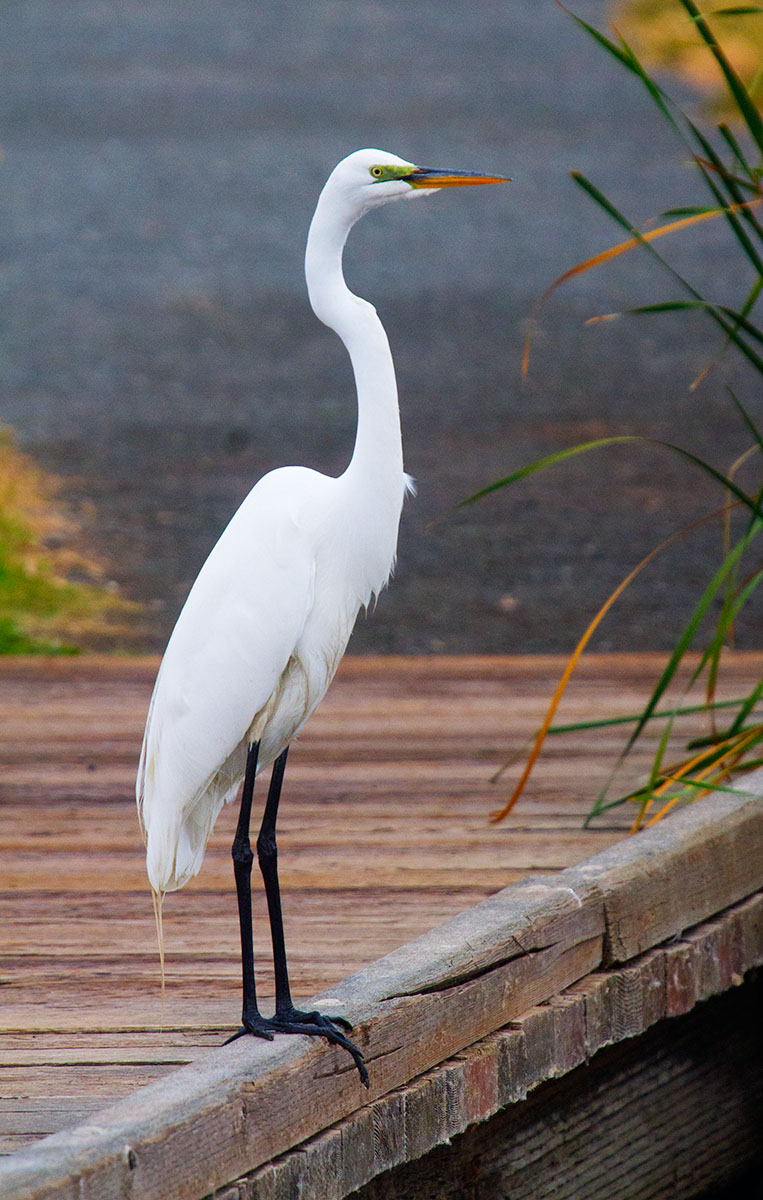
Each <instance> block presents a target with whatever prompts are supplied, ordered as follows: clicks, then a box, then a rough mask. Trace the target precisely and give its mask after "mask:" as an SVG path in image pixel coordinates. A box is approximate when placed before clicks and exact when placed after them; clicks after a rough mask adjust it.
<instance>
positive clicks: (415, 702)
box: [0, 655, 763, 1150]
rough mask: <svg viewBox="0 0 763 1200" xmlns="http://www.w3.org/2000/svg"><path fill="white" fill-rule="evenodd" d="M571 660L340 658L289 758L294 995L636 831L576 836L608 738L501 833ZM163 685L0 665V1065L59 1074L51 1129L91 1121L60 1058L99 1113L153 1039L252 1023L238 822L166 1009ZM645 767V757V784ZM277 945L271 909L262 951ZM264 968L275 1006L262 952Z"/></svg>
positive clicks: (172, 951) (184, 919)
mask: <svg viewBox="0 0 763 1200" xmlns="http://www.w3.org/2000/svg"><path fill="white" fill-rule="evenodd" d="M761 664H763V658H761V656H759V655H758V656H754V655H738V656H732V657H731V658H730V660H729V662H728V669H729V675H728V681H727V683H726V684H725V685H724V686H725V687H726V691H725V692H723V694H724V695H726V694H729V693H730V692H734V691H736V690H738V689H740V688H741V687H743V686H747V684H748V683H750V682H751V681H752V680H753V679H754V678H755V677H756V675H757V674H758V673H759V671H760V667H761ZM562 665H563V663H562V661H561V660H560V659H558V658H556V659H550V658H549V659H522V658H506V659H501V658H499V659H487V660H485V659H447V660H438V659H424V660H412V661H411V660H387V659H385V660H380V661H379V660H345V662H344V663H343V665H342V669H341V673H340V675H339V676H338V678H337V681H336V683H335V685H334V687H333V688H332V690H331V692H330V694H329V696H328V697H327V699H326V701H325V702H324V704H323V705H322V706H321V708H320V710H319V712H318V713H317V714H316V715H315V717H314V718H313V720H312V721H311V723H310V726H309V727H308V729H307V730H306V731H305V734H304V735H303V737H302V738H301V739H300V740H299V743H298V744H297V745H296V746H295V748H294V751H293V755H292V760H291V762H290V771H289V777H288V780H287V792H288V794H287V795H286V796H285V802H284V805H283V813H282V820H281V823H280V838H279V840H280V842H281V851H282V853H281V861H282V864H283V866H284V884H285V886H284V891H285V893H286V896H285V900H286V907H287V912H286V920H287V939H288V944H289V947H290V959H291V962H292V967H293V982H294V987H295V994H297V995H299V996H301V997H309V996H310V995H312V994H314V993H316V992H321V991H325V990H326V989H333V985H334V983H335V982H336V981H337V980H338V979H341V978H342V977H343V976H346V975H347V974H348V973H351V972H357V971H358V970H359V969H361V968H362V967H363V966H364V965H365V964H367V963H368V962H369V961H372V960H373V959H374V958H376V957H378V956H380V955H384V954H386V953H388V952H390V951H392V950H394V949H395V948H396V947H398V946H400V945H401V944H402V943H405V942H406V941H409V940H410V939H412V938H415V937H416V936H417V935H419V934H420V933H421V932H423V931H424V930H426V929H427V928H431V927H432V926H434V925H436V924H437V923H438V922H440V921H441V920H443V919H447V918H449V917H451V916H453V915H455V914H456V913H457V912H459V911H460V910H462V909H464V908H466V907H468V906H470V905H473V904H474V903H475V902H478V901H480V900H481V899H483V898H484V897H486V896H487V895H489V894H490V893H491V892H494V891H496V890H498V889H500V888H502V887H504V886H505V885H506V884H508V883H511V882H512V881H516V880H519V879H520V878H521V877H522V876H524V875H525V874H526V873H527V871H528V870H531V871H532V870H535V871H538V870H548V869H552V868H553V869H556V868H563V867H567V866H569V865H571V864H572V863H574V862H577V861H580V860H581V859H586V858H588V857H589V856H590V855H591V853H593V852H595V851H596V850H597V849H599V848H601V847H602V846H607V845H611V844H613V843H614V842H616V841H617V840H618V839H619V838H620V837H621V836H622V833H623V831H624V830H625V829H626V828H627V824H628V821H629V814H628V813H627V812H625V811H617V810H616V811H614V812H613V813H612V814H610V815H609V816H608V818H607V821H606V823H605V824H604V823H603V824H601V826H600V828H599V829H596V830H590V829H589V830H587V831H585V832H584V833H583V832H581V830H580V824H581V819H582V816H583V815H584V814H585V812H586V811H587V808H588V805H589V803H590V797H591V795H592V793H593V792H594V791H595V790H596V788H597V787H598V786H599V782H600V781H603V780H604V778H605V776H606V773H607V771H608V768H609V764H610V762H611V760H612V758H613V756H614V755H615V754H616V752H617V749H618V748H619V741H618V740H617V738H616V737H615V736H614V735H612V734H611V733H609V734H603V733H601V732H599V733H596V732H594V733H593V734H591V735H590V736H588V735H587V736H586V737H585V738H583V739H581V738H574V737H568V736H564V737H560V738H555V739H554V740H553V741H551V742H549V743H548V747H547V753H546V754H545V755H544V758H543V760H542V761H541V763H540V764H539V766H538V769H537V771H536V774H535V776H534V780H533V786H532V788H531V790H530V792H529V793H528V795H527V797H526V798H525V799H524V800H523V803H522V805H520V806H519V808H518V809H517V810H515V812H514V813H513V814H512V816H511V819H510V820H509V821H508V822H507V823H506V824H505V825H503V826H500V827H497V828H496V827H492V826H489V825H488V824H487V820H486V816H487V813H488V812H489V811H490V810H491V809H492V808H494V807H495V806H496V804H497V803H498V802H499V801H500V800H501V799H502V797H503V795H504V794H505V787H504V786H503V785H501V786H500V787H499V788H497V789H496V788H495V787H493V786H491V785H490V783H489V779H490V775H491V774H492V772H493V771H494V770H495V769H496V768H497V767H498V766H499V765H500V763H501V762H502V760H503V757H504V755H506V754H507V753H508V752H509V750H511V749H514V750H517V749H520V748H521V746H522V744H523V743H524V742H525V741H526V740H527V738H528V737H529V736H531V734H532V732H533V731H534V729H535V728H537V725H538V723H539V721H540V719H541V717H542V713H543V710H544V706H545V704H546V703H547V701H548V699H549V696H550V693H551V691H552V689H553V685H554V682H555V679H556V677H558V675H559V673H560V671H561V668H562ZM155 667H156V664H155V662H147V661H145V660H141V661H131V660H119V659H113V658H112V659H100V660H98V659H79V660H67V661H65V662H64V661H58V662H56V661H52V662H50V661H48V662H46V661H44V660H34V661H27V662H23V661H20V660H5V661H0V680H1V681H2V688H1V689H0V763H2V764H3V770H2V772H0V775H1V778H0V806H2V814H3V820H2V822H0V879H2V880H3V883H2V885H1V886H3V887H6V885H7V883H8V881H9V880H10V879H11V872H13V878H14V880H15V882H16V883H17V884H18V885H19V886H20V887H21V888H22V889H23V890H21V891H18V890H13V891H11V890H6V891H3V892H0V939H1V940H2V943H3V944H2V946H1V947H0V982H2V984H3V986H2V995H3V999H4V1001H6V1004H5V1006H4V1010H3V1015H4V1023H6V1022H7V1024H8V1025H10V1026H11V1027H12V1028H13V1030H14V1031H15V1032H13V1033H10V1034H9V1035H7V1036H5V1037H3V1038H2V1039H0V1062H2V1063H3V1064H4V1065H5V1066H7V1067H9V1068H10V1067H14V1065H15V1067H17V1068H21V1069H23V1070H25V1071H27V1072H30V1073H34V1072H35V1071H36V1070H37V1067H38V1066H39V1067H43V1068H46V1067H47V1069H46V1071H45V1073H44V1076H41V1077H40V1079H41V1083H40V1088H39V1089H37V1091H36V1093H35V1097H34V1101H33V1102H32V1103H33V1108H34V1110H35V1111H37V1110H38V1109H39V1111H43V1109H44V1106H46V1105H47V1106H48V1111H49V1112H51V1113H52V1112H57V1113H58V1117H57V1118H56V1119H57V1122H58V1124H57V1126H56V1127H57V1128H63V1127H64V1126H65V1125H66V1124H67V1111H71V1112H76V1111H80V1110H79V1109H76V1108H75V1107H74V1105H75V1101H74V1098H70V1099H69V1100H67V1099H66V1089H67V1066H66V1062H65V1061H63V1060H64V1059H66V1058H68V1059H69V1060H70V1061H71V1062H72V1063H76V1062H78V1061H79V1062H80V1065H83V1066H84V1065H89V1066H91V1067H92V1071H93V1074H92V1076H91V1081H92V1087H93V1088H94V1089H95V1091H97V1094H98V1095H99V1097H101V1100H102V1102H103V1103H108V1102H110V1101H112V1100H114V1099H116V1098H118V1096H120V1095H121V1094H122V1092H121V1091H120V1088H119V1083H118V1074H117V1073H115V1072H113V1071H112V1070H111V1069H110V1068H111V1067H112V1066H113V1065H114V1064H115V1063H116V1064H118V1063H119V1062H120V1061H121V1059H120V1055H121V1053H122V1050H123V1049H124V1052H125V1054H126V1055H127V1059H128V1060H129V1058H130V1053H129V1051H130V1048H131V1047H132V1046H133V1045H134V1041H133V1040H131V1039H136V1038H140V1037H156V1038H157V1039H158V1040H157V1042H156V1057H155V1059H154V1060H153V1061H154V1062H155V1063H157V1064H158V1065H160V1066H161V1064H162V1047H165V1048H166V1047H171V1046H180V1045H181V1044H182V1045H185V1044H187V1046H188V1053H189V1055H190V1056H192V1057H193V1059H194V1060H198V1059H199V1057H200V1056H201V1055H202V1054H203V1053H204V1051H205V1049H206V1048H207V1047H208V1046H209V1045H211V1044H215V1042H219V1041H221V1040H222V1038H223V1037H224V1036H225V1034H226V1033H227V1032H229V1031H230V1029H231V1028H232V1027H233V1026H234V1023H235V1020H236V1017H237V1015H238V1009H239V1006H240V998H239V984H238V961H237V960H238V949H237V945H236V941H237V934H236V923H235V898H234V895H233V891H232V884H231V878H230V859H229V844H230V840H231V837H232V828H233V824H234V819H235V814H234V813H233V812H232V811H231V810H228V811H227V812H225V813H223V814H222V815H221V818H220V822H219V825H218V829H217V830H216V831H215V834H214V837H213V841H212V843H211V845H210V851H209V854H208V857H207V860H206V862H205V866H204V870H203V872H202V875H201V877H200V878H199V879H198V880H196V881H195V882H194V884H193V885H192V886H191V887H189V889H187V890H185V891H184V892H183V893H178V894H176V895H173V896H171V897H169V898H168V900H167V903H166V905H165V932H166V935H167V951H168V958H167V964H168V989H167V1000H166V1005H165V1010H164V1012H162V1009H161V1005H160V999H159V988H158V969H157V965H156V960H155V959H154V957H153V956H154V933H153V922H152V915H151V906H150V898H149V897H148V895H147V889H146V882H145V873H144V866H143V852H142V847H141V843H140V838H139V835H138V830H137V825H136V821H135V810H134V800H133V797H132V787H133V776H134V769H135V762H136V760H137V753H138V747H139V741H140V736H141V733H142V723H143V719H144V716H145V710H146V705H147V702H148V696H149V694H150V689H151V685H152V682H153V675H154V672H155ZM658 671H659V659H658V658H657V657H651V658H650V656H635V657H629V656H620V655H616V656H605V657H604V658H602V659H591V660H589V661H588V662H587V663H583V664H581V668H580V670H579V672H578V673H577V680H576V682H575V683H574V684H573V688H572V690H571V693H570V695H569V697H568V699H567V700H566V701H565V709H564V713H563V714H562V715H563V718H564V719H581V718H587V717H591V716H592V715H602V714H607V713H612V714H616V713H620V712H623V711H635V709H637V708H638V706H639V704H640V703H641V702H643V698H644V694H645V691H646V689H647V688H648V686H649V684H650V683H651V682H652V681H653V679H654V678H655V676H656V674H657V673H658ZM644 761H645V759H644V757H643V756H642V757H641V758H638V757H637V759H636V761H635V762H634V766H633V769H634V771H636V772H637V771H639V770H641V769H643V763H644ZM329 828H330V830H331V832H330V833H327V832H326V830H327V829H329ZM332 843H333V845H332ZM339 885H341V886H339ZM361 898H362V899H361ZM259 899H260V898H259V897H258V901H259ZM338 930H341V933H337V931H338ZM267 942H268V932H267V925H266V921H265V916H264V908H262V907H260V908H259V910H258V915H257V923H256V944H257V946H258V948H259V947H261V946H263V945H266V944H267ZM257 972H258V973H257V981H258V990H259V991H260V993H261V994H262V995H263V996H264V997H265V1002H266V1005H267V1001H268V997H270V996H271V994H272V981H271V976H270V969H269V964H268V961H267V956H265V960H264V961H263V960H261V959H259V958H258V968H257ZM329 994H332V991H331V990H330V991H329ZM99 1031H100V1032H99ZM81 1038H84V1039H88V1038H91V1039H96V1041H95V1042H94V1045H99V1046H100V1051H99V1055H98V1056H97V1057H98V1061H97V1062H90V1063H86V1062H84V1063H83V1062H82V1058H81V1057H80V1058H79V1059H78V1057H77V1055H78V1053H79V1054H80V1055H81V1043H80V1042H79V1041H78V1039H81ZM98 1038H103V1039H104V1041H102V1042H100V1043H99V1042H98V1041H97V1039H98ZM39 1039H48V1042H47V1043H46V1047H45V1048H47V1050H48V1051H52V1050H54V1049H57V1052H58V1057H56V1063H55V1064H54V1063H53V1062H50V1061H48V1062H47V1063H46V1061H45V1060H46V1055H45V1053H44V1049H45V1048H43V1053H42V1055H41V1058H40V1059H38V1058H36V1053H37V1052H36V1047H37V1046H38V1045H40V1041H39ZM183 1039H185V1042H183ZM106 1045H110V1046H111V1047H112V1049H113V1055H111V1056H110V1055H109V1053H108V1051H107V1050H106V1049H105V1046H106ZM183 1052H184V1053H185V1051H183ZM140 1053H141V1052H140V1051H139V1052H138V1054H137V1056H136V1058H135V1059H134V1060H133V1061H134V1063H135V1065H139V1063H140V1062H143V1059H142V1058H141V1057H140ZM14 1055H16V1056H17V1057H16V1060H15V1062H14ZM18 1056H23V1057H22V1058H21V1059H20V1058H19V1057H18ZM47 1058H48V1059H50V1058H51V1054H50V1053H49V1054H48V1055H47ZM146 1065H147V1066H150V1063H148V1062H147V1063H146ZM99 1071H100V1072H101V1073H100V1075H99ZM3 1073H5V1072H3ZM110 1089H112V1090H110ZM57 1098H58V1099H59V1100H60V1101H61V1107H60V1108H58V1109H57V1108H56V1103H57ZM2 1103H3V1101H2V1097H0V1108H1V1106H2ZM11 1103H13V1101H11ZM67 1105H68V1110H67ZM46 1119H48V1120H50V1119H52V1118H46ZM30 1120H31V1117H30ZM13 1136H14V1139H16V1140H12V1139H11V1136H10V1134H9V1135H8V1137H7V1138H6V1137H4V1136H3V1134H2V1130H0V1150H2V1149H3V1148H5V1149H12V1148H13V1147H14V1146H17V1145H19V1144H20V1143H19V1141H18V1140H17V1139H18V1138H23V1137H24V1136H25V1135H24V1134H18V1135H15V1134H14V1135H13Z"/></svg>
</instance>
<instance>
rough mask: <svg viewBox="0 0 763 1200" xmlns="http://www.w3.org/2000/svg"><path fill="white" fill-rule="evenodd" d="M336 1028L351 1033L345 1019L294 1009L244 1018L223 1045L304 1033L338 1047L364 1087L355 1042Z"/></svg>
mask: <svg viewBox="0 0 763 1200" xmlns="http://www.w3.org/2000/svg"><path fill="white" fill-rule="evenodd" d="M337 1025H339V1026H342V1027H343V1028H345V1029H347V1030H348V1031H350V1030H352V1025H351V1024H350V1022H349V1021H348V1020H346V1019H345V1018H344V1017H326V1016H324V1015H323V1014H322V1013H319V1012H309V1013H308V1012H300V1010H299V1009H297V1008H290V1009H285V1010H283V1011H281V1012H280V1013H279V1012H277V1013H276V1014H275V1016H272V1017H257V1018H255V1019H251V1018H244V1022H243V1024H242V1026H241V1028H240V1029H239V1030H238V1032H237V1033H234V1034H232V1036H231V1037H229V1038H228V1039H227V1041H226V1042H225V1043H224V1045H226V1046H227V1045H228V1042H234V1041H236V1039H237V1038H240V1037H243V1036H244V1034H246V1033H251V1034H253V1035H254V1036H255V1037H262V1038H267V1040H268V1041H272V1040H273V1036H274V1034H276V1033H304V1034H307V1036H308V1037H324V1038H325V1039H326V1041H327V1042H329V1043H330V1044H331V1045H332V1046H341V1047H342V1049H343V1050H346V1051H347V1053H348V1054H349V1055H350V1057H351V1058H352V1061H353V1062H354V1063H355V1066H356V1067H357V1070H358V1074H359V1075H360V1081H361V1083H362V1084H363V1086H364V1087H366V1088H367V1087H368V1086H369V1079H368V1071H367V1070H366V1064H365V1061H364V1059H363V1055H362V1054H361V1052H360V1050H358V1047H357V1046H356V1045H355V1043H354V1042H351V1041H350V1039H349V1038H348V1037H345V1035H344V1034H343V1033H340V1032H339V1029H337V1028H335V1026H337Z"/></svg>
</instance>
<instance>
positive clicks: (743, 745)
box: [630, 728, 760, 833]
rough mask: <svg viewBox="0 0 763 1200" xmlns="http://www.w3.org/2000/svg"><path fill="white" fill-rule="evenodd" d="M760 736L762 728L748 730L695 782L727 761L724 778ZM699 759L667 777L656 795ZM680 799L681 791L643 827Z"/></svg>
mask: <svg viewBox="0 0 763 1200" xmlns="http://www.w3.org/2000/svg"><path fill="white" fill-rule="evenodd" d="M759 736H760V729H759V728H756V729H751V730H748V732H747V734H746V736H745V737H743V738H735V739H734V745H733V746H730V747H729V749H728V751H727V752H726V753H725V754H722V755H721V756H720V757H719V758H717V759H715V761H714V762H713V763H711V764H710V766H709V767H705V769H704V770H703V771H699V772H698V773H697V774H696V775H695V776H694V780H693V782H697V783H701V782H702V780H704V779H707V777H708V775H712V773H713V771H715V770H717V768H718V767H719V766H722V765H723V764H724V763H726V765H725V767H724V768H723V770H722V771H721V773H720V775H719V777H718V781H720V779H722V778H723V777H724V776H725V775H727V774H728V772H729V771H730V770H731V769H732V767H734V766H735V765H736V763H737V762H738V761H739V759H740V758H741V757H742V755H743V754H744V752H745V750H746V749H747V747H748V746H749V745H750V744H751V743H752V742H754V741H755V739H756V738H757V737H759ZM702 757H703V756H702V755H700V756H699V758H702ZM729 759H730V760H731V761H730V762H728V761H727V760H729ZM698 761H699V759H697V758H695V759H692V761H691V762H690V763H685V764H684V767H683V768H682V769H681V770H680V771H678V772H676V774H675V775H674V776H672V777H671V778H670V779H666V780H665V782H664V783H662V784H661V785H660V787H659V788H657V789H656V790H655V793H654V794H655V796H659V795H661V794H664V793H665V791H666V790H667V789H668V788H669V787H670V785H671V784H673V783H680V782H681V780H682V779H685V778H686V776H687V775H688V773H689V771H690V770H691V767H692V765H693V764H694V763H696V762H698ZM680 799H681V793H680V792H678V793H677V795H675V796H671V797H670V799H669V800H668V802H667V804H664V805H663V806H662V808H661V809H660V811H659V812H657V813H655V815H654V816H653V817H650V818H649V820H648V821H647V822H646V824H645V825H644V826H643V828H644V829H649V827H650V826H651V825H656V824H657V822H658V821H661V820H662V818H663V817H665V816H667V814H668V813H669V812H670V810H671V809H672V808H674V807H675V805H676V804H677V803H678V801H679V800H680ZM640 818H641V814H639V816H638V817H637V818H636V821H634V823H633V826H632V827H631V830H630V832H631V833H636V832H638V830H639V829H640V828H641V825H640Z"/></svg>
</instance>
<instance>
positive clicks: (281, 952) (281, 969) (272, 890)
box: [257, 746, 294, 1016]
mask: <svg viewBox="0 0 763 1200" xmlns="http://www.w3.org/2000/svg"><path fill="white" fill-rule="evenodd" d="M288 753H289V747H288V746H287V747H286V749H285V750H284V752H283V754H281V755H279V757H278V758H277V759H276V761H275V763H274V764H273V774H272V776H271V779H270V787H269V789H268V799H267V803H266V805H265V812H264V814H263V817H262V825H261V826H260V833H259V837H258V838H257V859H258V861H259V864H260V871H261V872H262V878H263V882H264V884H265V896H266V897H267V902H268V916H269V918H270V936H271V937H272V939H273V969H274V971H275V983H276V1015H277V1016H278V1015H280V1014H281V1013H284V1012H288V1011H289V1010H291V1009H292V1008H293V1007H294V1006H293V1004H292V1002H291V989H290V988H289V970H288V967H287V965H286V942H285V940H284V934H283V913H282V911H281V889H280V887H279V884H278V846H277V845H276V818H277V817H278V802H279V800H280V799H281V786H282V784H283V775H284V771H285V770H286V756H287V754H288Z"/></svg>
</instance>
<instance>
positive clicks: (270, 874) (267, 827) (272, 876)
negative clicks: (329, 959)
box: [257, 746, 368, 1087]
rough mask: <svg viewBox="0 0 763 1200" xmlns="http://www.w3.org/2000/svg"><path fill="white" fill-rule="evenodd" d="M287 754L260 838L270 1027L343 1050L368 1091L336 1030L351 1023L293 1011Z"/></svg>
mask: <svg viewBox="0 0 763 1200" xmlns="http://www.w3.org/2000/svg"><path fill="white" fill-rule="evenodd" d="M288 752H289V748H288V746H287V747H286V749H285V750H284V751H283V753H282V754H280V755H279V757H278V758H277V759H276V761H275V763H274V764H273V774H272V776H271V779H270V787H269V789H268V798H267V802H266V804H265V812H264V815H263V818H262V825H261V826H260V832H259V836H258V838H257V858H258V861H259V864H260V870H261V872H262V878H263V882H264V884H265V895H266V897H267V902H268V916H269V917H270V935H271V938H272V940H273V968H274V972H275V984H276V1011H275V1016H274V1017H273V1018H272V1020H271V1021H270V1022H269V1025H270V1027H271V1028H272V1029H275V1030H276V1031H277V1032H282V1033H309V1034H318V1035H320V1036H322V1037H325V1038H327V1039H328V1041H330V1042H334V1043H335V1044H336V1045H339V1046H343V1047H344V1049H345V1050H347V1051H348V1052H349V1053H350V1054H351V1055H352V1058H353V1061H354V1063H355V1066H356V1067H357V1068H358V1072H359V1074H360V1078H361V1080H362V1081H363V1083H364V1084H365V1086H366V1087H368V1072H367V1070H366V1066H365V1063H364V1062H363V1056H362V1054H361V1053H360V1051H359V1050H358V1048H357V1046H355V1045H354V1044H353V1043H352V1042H351V1041H350V1040H349V1038H347V1037H345V1036H344V1034H342V1033H340V1032H339V1031H338V1029H337V1026H342V1027H343V1028H344V1029H347V1030H351V1029H352V1026H351V1025H350V1023H349V1021H345V1019H344V1017H325V1016H323V1015H322V1014H321V1013H319V1012H301V1011H300V1010H299V1009H297V1008H295V1007H294V1004H293V1003H292V999H291V989H290V987H289V971H288V967H287V963H286V943H285V939H284V932H283V913H282V911H281V889H280V886H279V883H278V846H277V844H276V819H277V817H278V802H279V800H280V799H281V787H282V784H283V776H284V771H285V770H286V756H287V754H288Z"/></svg>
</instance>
